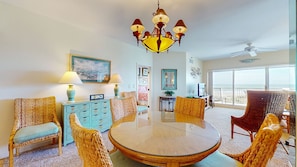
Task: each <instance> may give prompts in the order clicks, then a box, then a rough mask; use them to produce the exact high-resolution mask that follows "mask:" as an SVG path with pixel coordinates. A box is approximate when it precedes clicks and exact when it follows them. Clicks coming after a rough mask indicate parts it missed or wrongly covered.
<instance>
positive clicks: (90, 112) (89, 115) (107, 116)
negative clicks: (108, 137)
mask: <svg viewBox="0 0 297 167" xmlns="http://www.w3.org/2000/svg"><path fill="white" fill-rule="evenodd" d="M72 112H75V113H76V115H77V117H78V119H79V121H80V122H81V124H82V126H84V127H87V128H92V129H97V130H99V131H100V132H104V131H106V130H108V129H109V128H110V126H111V125H112V119H111V111H110V102H109V100H95V101H80V102H65V103H62V119H63V126H62V127H63V145H64V146H66V145H67V144H69V143H72V142H73V138H72V134H71V128H70V124H69V115H70V113H72Z"/></svg>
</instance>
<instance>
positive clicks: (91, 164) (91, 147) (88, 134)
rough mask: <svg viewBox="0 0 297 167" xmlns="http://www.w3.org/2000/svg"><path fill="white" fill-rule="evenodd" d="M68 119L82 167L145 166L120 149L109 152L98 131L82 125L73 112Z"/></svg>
mask: <svg viewBox="0 0 297 167" xmlns="http://www.w3.org/2000/svg"><path fill="white" fill-rule="evenodd" d="M69 119H70V127H71V130H72V136H73V139H74V142H75V145H76V147H77V150H78V154H79V156H80V158H81V159H82V161H83V166H84V167H97V166H98V167H99V166H100V167H112V166H115V167H117V166H118V167H132V166H137V167H144V166H147V165H144V164H141V163H138V162H136V161H134V160H131V159H129V158H128V157H126V156H124V155H123V154H122V153H121V152H120V151H115V152H113V153H111V154H109V152H108V151H107V149H106V147H105V145H104V142H103V138H102V135H101V133H100V132H99V131H97V130H95V129H88V128H84V127H82V126H81V124H80V122H79V120H78V118H77V116H76V114H75V113H71V114H70V116H69Z"/></svg>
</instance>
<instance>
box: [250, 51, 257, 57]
mask: <svg viewBox="0 0 297 167" xmlns="http://www.w3.org/2000/svg"><path fill="white" fill-rule="evenodd" d="M249 54H250V56H252V57H255V56H257V53H256V51H254V50H252V51H250V52H249Z"/></svg>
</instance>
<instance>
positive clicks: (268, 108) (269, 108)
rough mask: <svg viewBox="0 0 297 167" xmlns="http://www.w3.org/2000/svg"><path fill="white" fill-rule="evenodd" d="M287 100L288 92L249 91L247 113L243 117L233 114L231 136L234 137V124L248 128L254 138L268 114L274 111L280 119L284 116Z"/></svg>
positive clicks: (249, 133)
mask: <svg viewBox="0 0 297 167" xmlns="http://www.w3.org/2000/svg"><path fill="white" fill-rule="evenodd" d="M286 100H287V94H286V93H285V92H282V91H252V90H248V91H247V106H246V109H245V113H244V115H243V116H241V117H235V116H231V138H232V139H233V135H234V133H237V134H242V135H247V134H243V133H238V132H235V131H234V125H236V126H238V127H240V128H242V129H244V130H246V131H247V132H248V135H249V136H250V138H251V142H252V141H253V139H254V133H256V132H257V131H258V130H259V128H260V126H261V124H262V122H263V120H264V118H265V116H266V114H267V113H273V114H275V115H277V117H278V118H279V120H280V119H281V117H282V113H283V111H284V108H285V105H286Z"/></svg>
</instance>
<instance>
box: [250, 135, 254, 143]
mask: <svg viewBox="0 0 297 167" xmlns="http://www.w3.org/2000/svg"><path fill="white" fill-rule="evenodd" d="M249 134H250V138H251V143H252V142H253V140H254V136H253V132H249Z"/></svg>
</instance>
